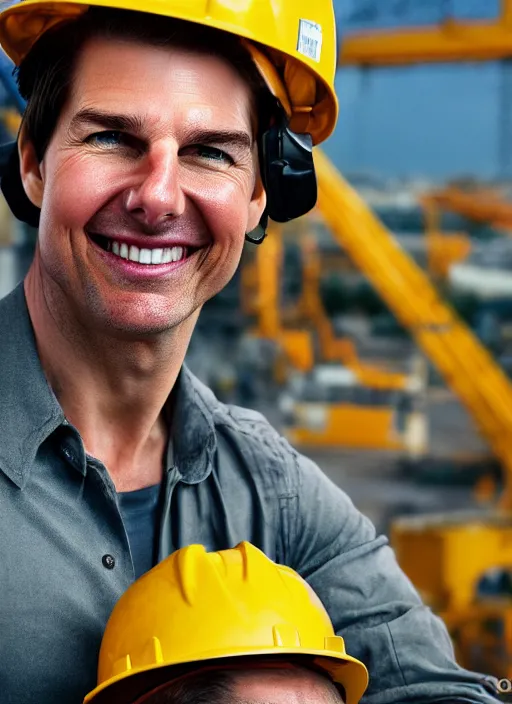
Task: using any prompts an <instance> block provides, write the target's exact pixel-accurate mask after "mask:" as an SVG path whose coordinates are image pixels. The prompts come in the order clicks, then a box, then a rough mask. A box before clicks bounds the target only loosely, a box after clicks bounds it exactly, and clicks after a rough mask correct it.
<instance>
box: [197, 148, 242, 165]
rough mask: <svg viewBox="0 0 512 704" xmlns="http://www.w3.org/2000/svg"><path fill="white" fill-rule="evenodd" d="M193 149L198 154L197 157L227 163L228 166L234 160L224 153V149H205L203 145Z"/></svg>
mask: <svg viewBox="0 0 512 704" xmlns="http://www.w3.org/2000/svg"><path fill="white" fill-rule="evenodd" d="M192 149H193V150H194V151H195V152H196V154H197V156H200V157H201V158H203V159H210V160H211V161H219V162H225V163H228V164H232V163H233V159H232V158H231V157H230V156H229V154H226V152H223V151H222V149H216V148H215V147H204V146H202V145H201V144H198V145H196V146H194V147H192Z"/></svg>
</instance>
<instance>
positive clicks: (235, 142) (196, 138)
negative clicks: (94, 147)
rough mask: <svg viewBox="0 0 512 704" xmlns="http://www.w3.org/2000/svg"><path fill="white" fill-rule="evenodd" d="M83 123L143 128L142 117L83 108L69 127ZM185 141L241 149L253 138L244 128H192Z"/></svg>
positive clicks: (122, 128)
mask: <svg viewBox="0 0 512 704" xmlns="http://www.w3.org/2000/svg"><path fill="white" fill-rule="evenodd" d="M84 124H89V125H92V124H94V125H100V126H101V127H103V128H104V129H106V130H116V131H120V132H132V133H136V134H137V133H140V132H142V130H143V126H144V122H143V119H142V118H141V117H140V116H138V115H119V114H117V113H109V112H104V111H103V110H94V109H91V108H84V109H83V110H80V111H79V112H77V113H76V115H74V116H73V119H72V120H71V127H78V126H81V125H84ZM187 141H188V142H189V143H193V144H205V145H208V144H211V145H213V144H215V145H230V146H234V147H239V148H242V149H252V145H253V139H252V136H251V135H250V134H249V132H245V131H244V130H193V131H191V132H190V133H189V134H188V135H187Z"/></svg>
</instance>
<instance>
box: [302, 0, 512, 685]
mask: <svg viewBox="0 0 512 704" xmlns="http://www.w3.org/2000/svg"><path fill="white" fill-rule="evenodd" d="M511 57H512V0H502V3H501V12H500V16H499V18H498V19H497V20H496V21H490V22H482V21H476V22H469V21H456V20H454V19H449V20H447V21H446V22H444V23H442V24H441V25H439V26H431V27H413V28H409V29H400V30H382V31H373V32H359V33H353V34H350V35H348V36H346V37H345V38H344V41H343V46H342V48H341V52H340V59H339V63H340V66H364V67H384V66H397V65H411V64H425V63H434V62H455V61H494V60H507V59H510V58H511ZM504 98H505V101H508V99H509V96H507V95H504ZM508 112H509V111H508V110H504V111H503V128H502V140H504V141H503V147H504V148H505V145H506V144H507V145H508V142H509V141H510V138H511V134H510V131H511V130H510V129H509V128H510V123H509V122H508V120H507V116H508ZM507 149H508V147H507ZM316 156H317V167H318V170H319V189H320V194H319V206H320V209H321V210H322V213H323V214H324V217H325V218H326V220H327V221H328V222H329V224H330V226H331V227H332V228H333V231H335V232H336V233H337V235H338V237H339V240H340V243H342V244H343V246H344V247H345V248H346V249H347V250H348V251H350V252H351V255H352V257H353V258H354V261H356V263H357V264H358V266H359V267H360V268H361V269H363V270H364V271H365V272H366V274H367V276H368V277H369V278H370V280H371V281H372V283H373V284H374V286H375V287H376V289H377V290H378V291H379V292H380V294H381V295H382V297H383V298H384V300H386V301H387V303H388V305H389V306H390V307H391V309H392V310H393V311H394V312H395V314H396V315H397V317H398V318H399V319H400V320H401V321H402V322H403V324H404V325H405V326H406V327H407V328H408V329H409V330H410V331H411V333H412V334H413V336H414V337H415V339H416V341H417V343H418V345H419V346H420V347H421V348H422V349H423V350H424V351H425V353H426V354H427V356H428V357H429V358H430V359H431V360H432V361H433V362H434V364H435V365H436V366H437V368H438V369H439V370H440V371H441V372H442V374H443V376H444V378H445V380H446V382H447V383H448V385H449V386H450V387H451V388H452V389H453V390H454V391H455V392H456V394H457V395H458V396H459V398H460V399H461V400H462V402H463V403H464V404H465V406H466V407H467V408H468V409H469V411H470V413H471V415H472V417H473V418H474V420H475V422H476V423H477V425H478V427H479V428H480V431H481V432H482V434H483V435H484V436H485V437H486V438H487V440H488V442H489V444H490V447H491V448H492V450H493V451H494V453H495V455H496V457H498V458H499V460H500V461H501V464H502V467H503V470H504V489H503V492H502V495H501V499H500V502H499V505H498V507H497V510H496V509H495V510H491V511H490V512H488V513H484V514H479V515H473V516H468V515H457V514H452V515H441V516H431V517H421V516H418V517H414V518H402V519H400V520H397V521H395V523H394V525H393V528H392V535H391V538H392V544H393V546H394V548H395V550H396V553H397V558H398V560H399V562H400V564H401V565H402V567H403V569H404V570H405V572H406V573H407V574H408V575H409V577H410V578H411V580H412V581H413V583H414V584H415V585H416V587H417V588H418V589H419V590H420V592H421V593H422V595H423V597H424V598H425V600H426V601H427V603H429V604H430V605H431V607H432V608H434V609H435V610H436V611H437V612H438V613H439V614H440V615H441V616H442V617H443V618H444V620H445V621H446V623H447V625H448V627H449V629H450V632H451V633H452V636H453V637H454V643H455V646H456V649H457V651H458V656H459V658H460V661H461V663H462V664H464V665H466V666H467V667H472V668H475V669H479V670H480V671H482V672H487V673H489V674H493V675H495V676H497V677H508V678H512V511H511V509H512V442H511V440H512V386H511V384H510V382H509V381H508V379H507V377H506V376H505V374H504V373H503V371H502V370H501V369H500V367H499V366H498V365H497V364H496V363H495V362H494V360H493V359H492V357H491V356H490V355H489V354H488V353H487V351H486V350H485V349H484V348H482V346H481V345H480V344H479V343H478V341H477V340H476V339H475V338H474V337H473V335H472V334H471V332H470V331H469V330H468V329H467V328H466V327H465V326H464V325H463V324H462V323H461V321H460V320H459V319H458V318H457V316H456V315H455V314H454V313H453V312H452V311H451V310H450V309H449V308H448V307H447V306H446V305H444V304H443V302H442V301H441V300H440V299H439V296H438V295H437V292H436V291H435V289H434V288H433V287H432V285H431V284H430V282H429V281H428V279H427V278H426V276H425V275H424V274H423V273H422V272H421V271H420V270H419V269H418V268H417V267H416V265H415V264H414V263H413V262H411V261H410V260H407V259H406V257H405V255H404V254H403V253H402V252H401V251H400V249H399V248H398V246H397V245H396V244H395V242H394V241H393V240H392V238H391V237H390V236H389V234H388V233H387V232H386V231H385V229H384V228H383V227H382V226H381V225H380V223H379V222H378V221H377V220H376V219H375V218H374V216H373V215H372V214H371V213H370V212H369V211H368V209H367V208H366V206H365V204H364V203H363V202H362V201H361V199H360V198H359V197H358V195H357V194H356V193H355V192H354V191H353V190H352V189H351V188H350V187H349V186H348V184H346V183H345V181H344V180H343V179H342V177H341V176H340V175H339V174H338V173H337V172H336V170H335V169H334V168H333V167H332V165H331V164H329V162H328V161H327V160H326V158H325V157H324V156H323V155H322V154H320V153H317V155H316ZM451 195H452V196H453V195H454V194H453V193H452V194H451ZM453 202H454V201H453V198H452V199H451V204H452V205H453ZM457 202H458V205H460V194H458V201H457ZM467 205H468V204H467V203H465V204H464V207H465V206H467ZM496 206H497V204H496V203H494V204H492V208H491V210H494V216H493V217H494V218H496V215H497V213H498V211H499V219H500V220H501V215H502V214H503V212H504V211H506V210H507V204H505V208H504V209H503V208H501V207H496ZM483 210H485V208H480V210H479V212H480V214H481V213H482V212H483ZM488 214H489V210H488V209H487V212H486V217H487V215H488ZM506 215H508V213H506ZM507 219H508V218H507Z"/></svg>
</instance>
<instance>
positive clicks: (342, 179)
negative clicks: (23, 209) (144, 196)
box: [0, 0, 512, 679]
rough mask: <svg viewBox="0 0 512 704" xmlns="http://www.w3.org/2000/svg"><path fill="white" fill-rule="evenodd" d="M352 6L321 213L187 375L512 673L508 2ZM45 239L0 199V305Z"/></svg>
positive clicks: (0, 91) (282, 245)
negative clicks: (313, 468)
mask: <svg viewBox="0 0 512 704" xmlns="http://www.w3.org/2000/svg"><path fill="white" fill-rule="evenodd" d="M1 4H5V3H1ZM335 4H336V9H337V16H338V21H339V30H340V36H339V71H338V75H337V91H338V95H339V99H340V121H339V125H338V128H337V130H336V132H335V134H334V135H333V136H332V137H331V138H330V140H329V141H328V142H327V143H326V145H325V148H324V149H323V151H320V150H318V151H317V153H316V166H317V173H318V185H319V199H318V206H317V208H316V210H315V211H314V212H313V213H311V214H310V215H309V216H308V217H306V218H303V219H301V220H300V221H296V222H293V223H291V224H290V225H287V226H277V225H271V227H270V230H269V234H268V237H267V239H266V241H265V242H264V244H263V245H262V246H260V247H254V246H251V245H247V247H246V251H245V252H244V256H243V260H242V263H241V265H240V268H239V270H238V272H237V274H236V276H235V277H234V279H233V281H232V282H231V284H230V285H229V286H228V288H227V289H226V290H225V291H223V292H222V293H221V294H220V295H219V296H217V297H216V298H215V299H214V300H212V301H211V302H210V303H209V304H208V305H207V306H206V307H205V308H204V310H203V312H202V314H201V317H200V321H199V325H198V327H197V330H196V333H195V334H194V338H193V342H192V346H191V348H190V351H189V354H188V359H187V362H188V364H189V366H190V367H191V368H192V369H193V371H194V372H195V373H196V374H198V376H199V377H200V378H202V379H203V380H204V381H205V382H206V383H208V384H209V385H210V386H211V387H212V388H213V389H214V390H215V392H216V393H217V394H218V395H219V397H221V398H222V399H223V400H225V401H226V402H233V403H239V404H242V405H246V406H250V407H253V408H256V409H258V410H260V411H261V412H262V413H264V414H265V415H266V416H267V417H268V418H269V420H271V422H272V423H273V424H274V425H275V426H276V427H278V428H279V429H280V430H281V431H282V432H283V433H284V434H285V435H286V437H287V438H288V439H289V441H290V442H291V443H292V444H293V445H294V446H296V447H297V448H298V449H299V450H300V451H302V452H304V453H306V454H308V455H309V456H310V457H312V458H313V459H314V460H315V461H316V462H317V463H318V464H319V466H320V467H321V468H322V469H323V471H324V472H325V473H326V474H327V475H328V476H329V477H331V479H332V480H333V481H334V482H335V483H336V484H338V485H339V486H341V487H342V488H343V489H344V490H345V491H346V492H347V493H348V494H349V495H350V496H351V498H352V500H353V501H354V503H355V504H356V505H357V506H358V507H359V508H360V509H361V510H362V511H363V512H364V513H366V514H367V515H368V516H369V517H370V518H371V519H372V520H373V521H374V522H375V524H376V526H377V528H378V530H379V531H383V532H385V533H386V534H388V535H389V537H390V540H391V542H392V545H393V547H394V548H395V550H396V554H397V558H398V560H399V562H400V563H401V565H402V567H403V568H404V570H405V571H406V573H407V574H408V575H409V576H410V578H411V579H412V581H413V582H414V583H415V585H416V586H417V588H418V589H419V590H420V592H421V594H422V596H423V597H424V599H425V600H426V601H427V603H429V604H430V605H431V607H432V608H433V609H434V610H435V611H436V612H437V613H439V614H440V615H441V616H442V617H443V618H444V619H445V621H446V623H447V625H448V627H449V629H450V631H451V633H452V636H453V639H454V644H455V647H456V649H457V653H458V657H459V660H460V662H461V663H462V664H464V665H466V666H467V667H470V668H472V669H476V670H479V671H481V672H482V673H485V674H491V675H494V676H496V677H498V678H511V679H512V520H511V512H512V483H511V481H510V480H511V478H512V381H511V378H510V377H511V374H512V61H511V59H512V0H502V2H499V0H452V1H450V0H430V1H429V2H423V0H339V2H337V3H335ZM0 74H1V75H0V84H1V85H0V140H1V141H2V142H7V141H9V140H10V139H13V138H14V137H15V135H16V132H17V129H18V127H19V123H20V115H21V114H22V112H23V104H22V101H21V100H20V98H19V96H18V94H17V92H16V87H15V82H14V79H13V76H12V66H11V65H10V63H9V61H8V60H7V58H6V57H5V56H0ZM36 236H37V233H36V232H35V231H33V230H31V229H30V228H28V227H26V226H24V225H21V224H20V223H18V222H16V221H15V220H14V219H13V218H12V216H11V215H10V213H9V211H8V209H7V206H6V205H5V203H4V202H3V200H0V296H3V295H5V294H7V293H8V292H9V291H10V290H11V289H12V288H13V287H14V286H15V285H16V284H17V283H18V282H19V281H20V280H21V279H22V278H23V276H24V274H25V272H26V270H27V267H28V266H29V264H30V261H31V257H32V254H33V251H34V246H35V243H36Z"/></svg>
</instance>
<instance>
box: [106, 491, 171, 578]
mask: <svg viewBox="0 0 512 704" xmlns="http://www.w3.org/2000/svg"><path fill="white" fill-rule="evenodd" d="M160 489H161V485H160V484H156V485H154V486H148V487H145V488H144V489H138V490H137V491H122V492H118V493H117V497H118V501H119V510H120V511H121V515H122V517H123V523H124V527H125V529H126V533H127V535H128V542H129V544H130V551H131V553H132V559H133V566H134V569H135V577H136V578H138V577H140V576H141V575H143V574H144V573H145V572H147V571H148V570H150V569H151V568H152V567H153V565H155V563H156V550H157V545H156V543H157V526H158V523H159V521H158V511H159V507H160Z"/></svg>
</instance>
